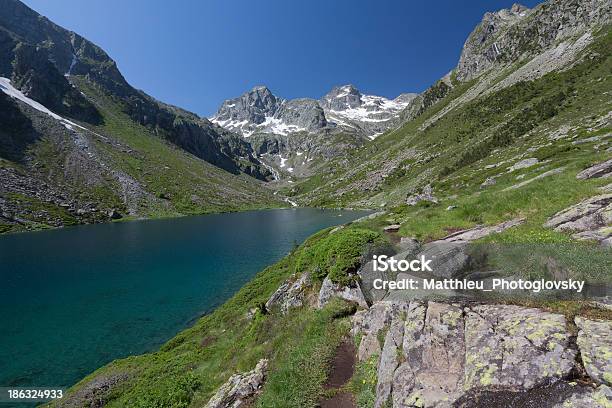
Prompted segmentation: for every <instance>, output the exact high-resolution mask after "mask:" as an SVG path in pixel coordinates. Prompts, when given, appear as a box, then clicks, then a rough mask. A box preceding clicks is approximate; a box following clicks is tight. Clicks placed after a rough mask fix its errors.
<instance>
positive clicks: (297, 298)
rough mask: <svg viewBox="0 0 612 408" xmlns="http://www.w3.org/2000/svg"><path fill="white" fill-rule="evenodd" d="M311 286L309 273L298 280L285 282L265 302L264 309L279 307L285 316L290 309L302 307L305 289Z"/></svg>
mask: <svg viewBox="0 0 612 408" xmlns="http://www.w3.org/2000/svg"><path fill="white" fill-rule="evenodd" d="M311 285H312V280H311V278H310V274H309V273H307V272H306V273H304V274H302V276H300V278H299V279H297V280H295V281H294V282H292V281H291V280H290V279H289V280H287V281H285V282H284V283H283V284H282V285H281V286H280V287H279V288H278V289H277V290H276V292H274V293H273V294H272V296H270V299H268V301H267V302H266V309H267V310H272V309H273V308H274V307H275V306H279V307H280V310H281V312H282V313H283V314H286V313H287V312H288V311H289V310H290V309H293V308H296V307H300V306H303V305H304V298H305V296H306V289H307V288H309V287H310V286H311Z"/></svg>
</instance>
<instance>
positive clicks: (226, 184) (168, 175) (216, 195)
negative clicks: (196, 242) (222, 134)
mask: <svg viewBox="0 0 612 408" xmlns="http://www.w3.org/2000/svg"><path fill="white" fill-rule="evenodd" d="M72 80H73V81H74V82H75V83H76V84H77V86H78V87H79V89H81V90H82V91H83V92H84V93H85V94H87V95H88V97H89V98H91V99H92V100H94V101H95V103H96V106H97V108H98V109H99V110H100V112H101V113H102V116H103V119H104V123H103V125H101V126H99V127H96V128H94V130H95V131H96V132H97V133H99V134H100V135H102V136H110V137H112V138H113V139H114V140H116V143H108V141H107V140H105V139H104V138H95V137H94V142H95V143H96V147H97V148H98V149H100V150H101V151H103V152H104V154H105V156H106V157H108V158H109V159H110V160H111V162H112V163H113V167H116V168H118V169H120V170H121V171H123V172H125V173H127V174H128V175H130V176H131V177H133V178H134V179H135V180H137V181H138V182H140V183H141V185H142V186H144V188H145V189H146V190H147V191H148V192H150V194H151V195H152V197H154V198H156V199H157V200H153V199H150V200H146V201H144V202H143V203H142V206H143V208H142V211H143V213H145V215H147V216H150V217H164V216H176V215H193V214H203V213H208V212H223V211H236V210H246V209H255V208H271V207H280V206H284V205H286V204H283V203H281V202H280V200H278V199H277V198H276V197H274V196H273V195H272V191H270V190H268V189H267V188H265V187H264V185H263V184H262V183H260V182H259V181H257V180H254V179H253V178H251V177H249V176H246V175H239V176H236V175H233V174H230V173H228V172H226V171H224V170H221V169H219V168H217V167H215V166H213V165H211V164H209V163H207V162H205V161H203V160H201V159H199V158H197V157H195V156H193V155H191V154H190V153H187V152H185V151H184V150H182V149H180V148H178V147H176V146H175V145H173V144H171V143H170V142H168V141H166V140H165V139H163V138H161V137H159V136H158V135H157V134H155V133H153V132H152V131H151V130H150V129H148V128H146V127H144V126H141V125H139V124H137V123H136V122H134V121H133V120H131V118H130V117H129V116H128V115H127V114H125V113H124V109H123V103H122V102H121V101H119V100H117V99H114V98H112V97H111V96H109V95H107V94H105V93H104V92H103V91H102V90H101V89H99V88H98V87H96V86H95V85H94V84H93V83H91V82H89V81H88V80H86V79H85V78H80V77H74V78H72ZM161 197H163V198H161Z"/></svg>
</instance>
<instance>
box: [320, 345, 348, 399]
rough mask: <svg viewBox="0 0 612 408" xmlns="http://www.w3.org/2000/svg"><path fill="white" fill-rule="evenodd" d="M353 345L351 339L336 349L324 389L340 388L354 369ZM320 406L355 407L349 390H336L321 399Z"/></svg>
mask: <svg viewBox="0 0 612 408" xmlns="http://www.w3.org/2000/svg"><path fill="white" fill-rule="evenodd" d="M355 354H356V351H355V345H354V344H353V342H352V341H351V340H345V341H343V342H342V343H341V344H340V346H338V348H337V349H336V355H335V356H334V360H333V362H332V367H331V372H330V374H329V377H328V379H327V383H325V388H326V389H335V388H341V387H342V386H344V385H345V384H346V383H347V382H348V381H349V380H350V379H351V377H352V376H353V372H354V371H355ZM320 406H321V408H356V405H355V401H354V400H353V395H352V394H351V393H350V392H338V393H336V394H335V395H334V396H333V397H331V398H327V399H325V400H323V401H321V404H320Z"/></svg>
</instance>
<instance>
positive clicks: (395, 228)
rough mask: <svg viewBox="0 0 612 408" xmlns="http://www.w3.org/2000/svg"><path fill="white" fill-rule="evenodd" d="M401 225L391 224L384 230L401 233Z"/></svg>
mask: <svg viewBox="0 0 612 408" xmlns="http://www.w3.org/2000/svg"><path fill="white" fill-rule="evenodd" d="M400 227H401V225H399V224H391V225H387V226H386V227H385V228H383V231H385V232H397V231H399V229H400Z"/></svg>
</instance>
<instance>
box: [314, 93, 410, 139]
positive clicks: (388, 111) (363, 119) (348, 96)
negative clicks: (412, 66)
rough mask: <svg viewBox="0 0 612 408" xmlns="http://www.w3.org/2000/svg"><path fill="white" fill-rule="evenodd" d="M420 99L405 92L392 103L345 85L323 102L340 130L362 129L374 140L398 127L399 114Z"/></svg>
mask: <svg viewBox="0 0 612 408" xmlns="http://www.w3.org/2000/svg"><path fill="white" fill-rule="evenodd" d="M416 96H417V94H413V93H404V94H401V95H400V96H398V97H397V98H395V99H393V100H389V99H387V98H383V97H381V96H374V95H364V94H362V93H361V92H359V90H358V89H357V88H355V87H354V86H353V85H344V86H338V87H335V88H333V89H332V90H331V91H330V92H329V93H327V94H326V95H325V96H323V97H322V98H321V99H320V100H319V103H320V104H321V106H322V107H323V109H324V110H325V115H326V116H327V118H328V120H329V121H330V122H333V123H335V124H336V125H337V126H339V127H344V128H348V129H353V130H361V131H362V132H363V133H364V134H365V135H366V136H368V137H370V138H372V139H373V138H375V137H376V136H378V135H379V134H381V133H383V132H385V131H386V130H388V129H390V128H392V127H394V126H397V125H398V124H399V122H398V115H399V114H400V112H401V111H402V110H403V109H404V108H406V106H408V105H409V104H410V102H412V101H413V100H414V98H416Z"/></svg>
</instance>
